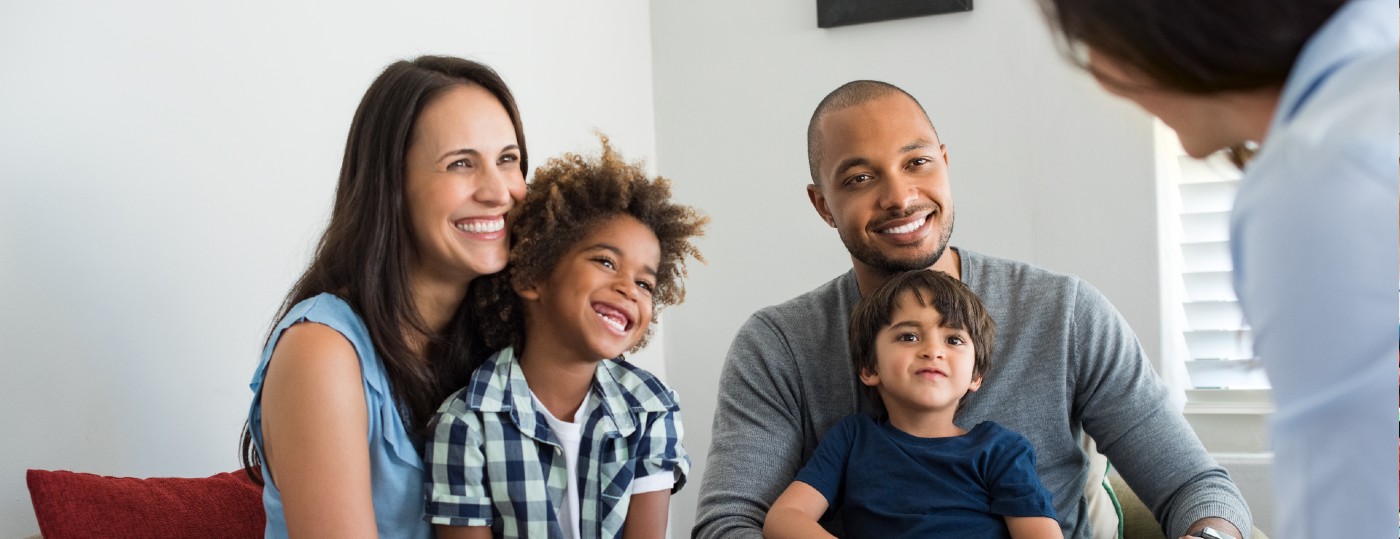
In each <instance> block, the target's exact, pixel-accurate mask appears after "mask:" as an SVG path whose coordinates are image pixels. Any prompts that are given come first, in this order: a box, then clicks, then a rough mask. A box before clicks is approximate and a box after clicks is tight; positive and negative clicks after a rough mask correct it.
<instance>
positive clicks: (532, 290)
mask: <svg viewBox="0 0 1400 539" xmlns="http://www.w3.org/2000/svg"><path fill="white" fill-rule="evenodd" d="M512 287H513V288H515V295H517V296H520V297H521V299H524V300H526V301H539V299H540V286H539V285H538V284H536V283H530V284H527V285H524V286H520V285H513V286H512Z"/></svg>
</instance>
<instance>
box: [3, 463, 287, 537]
mask: <svg viewBox="0 0 1400 539" xmlns="http://www.w3.org/2000/svg"><path fill="white" fill-rule="evenodd" d="M28 482H29V497H30V499H32V500H33V502H34V515H35V516H36V517H38V519H39V532H40V533H42V534H43V536H44V537H45V539H67V538H77V537H150V538H165V537H169V538H177V537H209V538H228V539H242V538H249V539H254V538H259V537H262V536H263V527H264V525H265V522H266V516H265V515H264V514H263V504H262V488H261V487H259V486H258V485H257V484H255V483H253V482H252V480H250V479H248V475H247V474H246V473H244V472H243V471H242V470H239V471H236V472H224V473H221V474H216V475H213V476H210V477H205V478H202V479H199V478H187V477H154V478H151V479H136V478H132V477H106V476H101V475H93V474H87V473H74V472H65V471H46V470H29V474H28Z"/></svg>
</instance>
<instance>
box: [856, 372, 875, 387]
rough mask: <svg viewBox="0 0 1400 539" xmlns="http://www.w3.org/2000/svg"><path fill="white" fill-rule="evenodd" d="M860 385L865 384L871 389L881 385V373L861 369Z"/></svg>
mask: <svg viewBox="0 0 1400 539" xmlns="http://www.w3.org/2000/svg"><path fill="white" fill-rule="evenodd" d="M860 383H862V384H865V385H866V386H869V387H875V386H878V385H880V373H877V372H875V371H873V370H870V369H866V368H861V369H860Z"/></svg>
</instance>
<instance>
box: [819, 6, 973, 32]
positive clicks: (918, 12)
mask: <svg viewBox="0 0 1400 539" xmlns="http://www.w3.org/2000/svg"><path fill="white" fill-rule="evenodd" d="M960 11H972V0H817V27H818V28H832V27H836V26H848V25H852V24H861V23H866V22H879V21H888V20H894V19H907V18H909V17H919V16H923V15H938V14H940V13H957V12H960Z"/></svg>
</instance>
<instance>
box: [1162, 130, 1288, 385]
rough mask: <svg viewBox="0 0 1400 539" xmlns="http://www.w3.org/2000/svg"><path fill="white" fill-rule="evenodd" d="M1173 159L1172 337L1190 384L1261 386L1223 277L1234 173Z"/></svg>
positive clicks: (1220, 163) (1217, 160)
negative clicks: (1176, 254)
mask: <svg viewBox="0 0 1400 539" xmlns="http://www.w3.org/2000/svg"><path fill="white" fill-rule="evenodd" d="M1175 161H1176V165H1177V166H1176V167H1174V168H1175V172H1176V177H1175V178H1170V180H1173V181H1174V183H1175V184H1176V187H1177V192H1176V194H1177V195H1178V197H1175V200H1174V201H1172V202H1175V203H1176V205H1177V208H1176V214H1177V215H1178V217H1179V220H1180V221H1179V223H1180V228H1179V229H1177V230H1175V231H1174V232H1175V234H1176V236H1177V237H1176V243H1177V244H1178V246H1179V249H1180V259H1179V264H1178V265H1179V267H1178V268H1176V271H1177V272H1179V274H1180V279H1179V280H1177V282H1176V283H1175V284H1176V285H1177V286H1179V287H1180V288H1179V289H1178V290H1177V293H1176V294H1174V296H1175V297H1176V298H1178V300H1179V301H1180V305H1181V309H1182V310H1183V311H1184V313H1185V316H1184V317H1177V319H1178V320H1182V322H1181V325H1183V326H1184V327H1180V328H1178V331H1180V332H1181V335H1182V336H1183V337H1184V339H1185V343H1186V352H1187V357H1186V358H1185V359H1186V370H1187V372H1188V373H1189V377H1190V383H1191V386H1192V387H1194V388H1196V389H1264V388H1268V387H1269V382H1268V379H1267V378H1266V377H1265V375H1264V370H1263V368H1261V365H1260V362H1259V360H1258V359H1256V358H1255V357H1254V346H1253V340H1252V338H1251V334H1250V330H1249V326H1248V325H1247V324H1246V323H1245V319H1244V315H1243V314H1242V313H1241V312H1240V306H1239V302H1238V301H1237V299H1236V297H1235V290H1234V285H1233V282H1232V281H1231V274H1230V271H1231V263H1230V208H1231V206H1232V205H1233V204H1234V200H1235V191H1236V190H1237V189H1238V188H1239V182H1240V171H1239V170H1238V169H1236V168H1235V167H1234V165H1232V164H1230V163H1229V161H1227V160H1226V159H1224V158H1223V157H1222V156H1218V155H1217V156H1213V157H1211V158H1209V159H1205V160H1197V159H1193V158H1191V157H1189V156H1186V155H1185V154H1184V153H1179V154H1177V158H1176V160H1175ZM1169 168H1170V167H1169ZM1170 198H1171V197H1169V199H1170Z"/></svg>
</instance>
